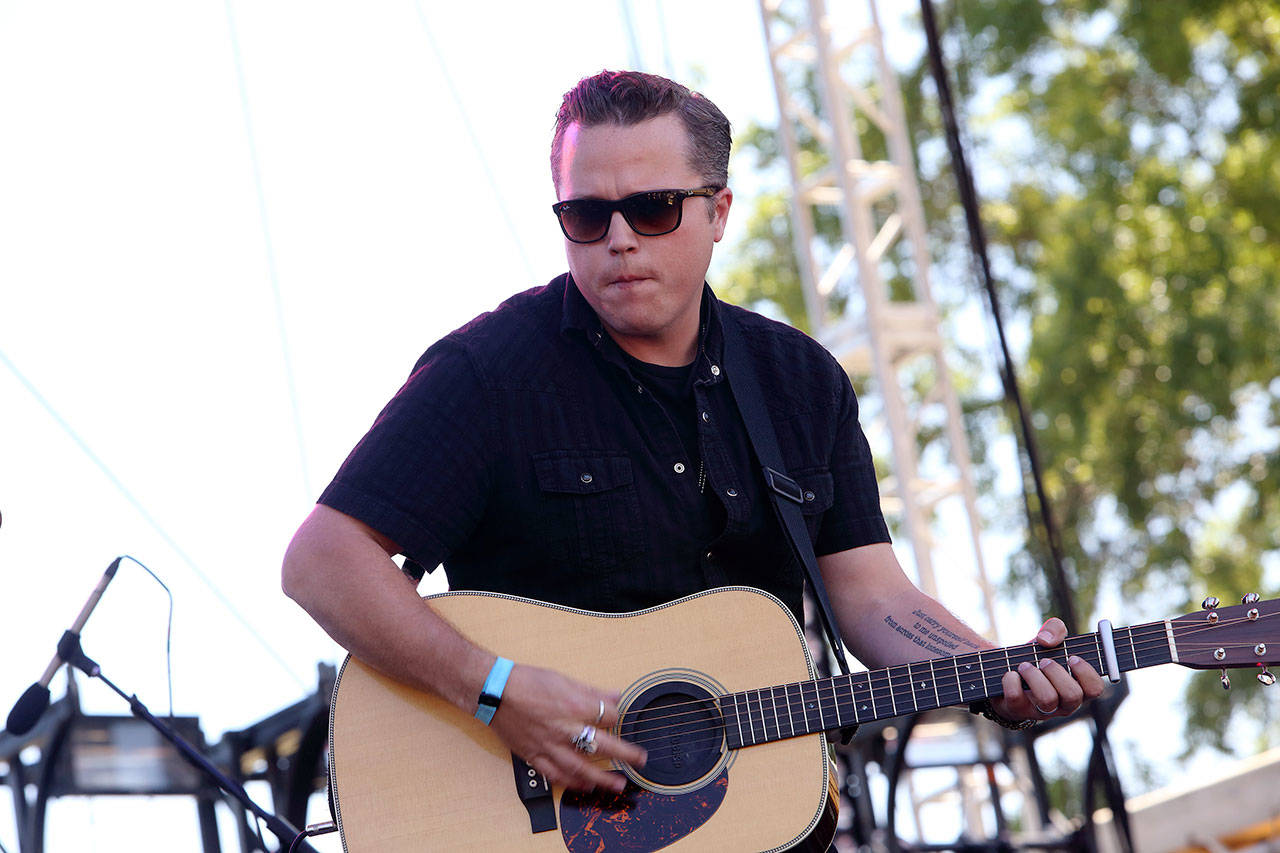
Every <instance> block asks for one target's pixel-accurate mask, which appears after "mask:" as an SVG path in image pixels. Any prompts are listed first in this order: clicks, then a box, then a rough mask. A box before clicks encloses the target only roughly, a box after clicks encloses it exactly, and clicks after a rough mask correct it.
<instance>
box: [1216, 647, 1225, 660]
mask: <svg viewBox="0 0 1280 853" xmlns="http://www.w3.org/2000/svg"><path fill="white" fill-rule="evenodd" d="M1226 656H1227V650H1226V649H1214V650H1213V659H1214V660H1222V659H1223V658H1225V657H1226Z"/></svg>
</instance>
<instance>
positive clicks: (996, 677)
mask: <svg viewBox="0 0 1280 853" xmlns="http://www.w3.org/2000/svg"><path fill="white" fill-rule="evenodd" d="M1252 621H1257V620H1252ZM1139 627H1159V626H1158V625H1153V626H1134V628H1133V629H1132V630H1133V631H1135V632H1136V631H1137V629H1138V628H1139ZM1121 630H1130V629H1121ZM1200 630H1201V629H1200V628H1199V627H1198V626H1197V627H1195V628H1193V629H1191V630H1186V631H1183V632H1182V633H1186V634H1191V633H1199V632H1200ZM1091 636H1092V635H1084V636H1082V637H1073V638H1069V639H1073V640H1080V639H1084V640H1088V639H1090V638H1091ZM1166 639H1167V638H1166V636H1165V634H1164V633H1163V632H1161V633H1160V635H1159V637H1153V638H1152V640H1151V641H1147V642H1141V643H1139V642H1134V643H1133V646H1134V649H1135V651H1138V650H1141V651H1143V652H1145V651H1149V650H1150V649H1152V648H1163V647H1167V642H1166ZM1094 645H1096V644H1094ZM1193 645H1196V644H1188V643H1185V642H1184V643H1182V646H1183V647H1184V648H1187V647H1188V646H1193ZM1210 645H1211V646H1212V645H1215V644H1210ZM1230 645H1231V647H1237V644H1230ZM1247 646H1248V644H1247V643H1245V644H1241V645H1239V646H1238V647H1239V648H1246V647H1247ZM1206 647H1209V646H1206ZM1036 648H1037V649H1038V648H1039V647H1036ZM990 651H1003V650H994V649H993V650H988V653H989V652H990ZM1011 651H1012V654H1011V656H1010V657H1011V658H1012V657H1013V656H1015V655H1016V656H1023V655H1026V654H1027V652H1026V651H1025V650H1019V649H1017V648H1014V649H1012V650H1011ZM1067 651H1068V652H1069V651H1070V650H1069V649H1068V650H1067ZM1089 651H1091V650H1088V649H1086V650H1083V653H1084V654H1086V655H1087V654H1088V653H1089ZM1092 651H1097V649H1096V648H1095V649H1093V650H1092ZM1126 656H1127V655H1126ZM934 660H935V661H936V660H947V659H934ZM1028 660H1030V659H1029V658H1028ZM923 663H925V664H928V663H930V661H924V662H923ZM1019 663H1021V660H1020V661H1019ZM1090 663H1091V664H1093V665H1095V666H1096V665H1098V663H1099V661H1098V660H1097V659H1096V658H1095V660H1093V661H1090ZM915 665H917V664H916V662H912V664H911V666H915ZM899 666H906V665H899ZM889 669H892V668H889ZM1009 671H1012V670H1004V669H1003V668H1001V670H1000V671H998V672H992V673H991V674H990V675H988V676H987V677H985V678H983V677H982V676H981V675H979V676H978V677H975V678H965V677H960V678H958V679H957V680H956V682H955V683H956V687H957V688H964V687H970V688H971V687H973V686H975V685H977V684H979V683H981V684H983V685H984V687H986V688H988V689H989V690H991V691H992V692H993V693H995V692H999V691H998V687H999V684H1000V681H1001V680H1002V679H1003V677H1004V675H1005V674H1006V673H1007V672H1009ZM983 672H984V673H985V667H983ZM876 674H878V675H881V676H882V678H877V677H876ZM876 674H873V675H872V676H871V677H870V678H869V679H868V680H867V681H866V682H864V683H862V684H855V681H854V679H857V677H858V676H860V675H862V673H858V674H856V675H855V676H853V677H852V678H851V680H850V681H849V683H848V684H845V685H841V684H839V683H838V682H831V681H827V680H825V679H824V680H817V681H815V680H806V681H804V682H794V683H792V684H789V685H777V686H774V687H769V688H765V687H762V688H755V689H748V690H746V691H741V692H740V693H736V694H729V695H731V696H741V697H742V698H743V701H744V702H745V703H746V705H747V709H746V713H747V715H748V721H749V722H750V723H754V719H753V718H752V717H751V713H752V711H759V712H760V713H761V714H762V715H763V714H765V713H770V712H772V713H773V714H774V715H775V718H776V717H780V716H781V712H780V711H779V710H778V709H779V707H780V706H783V705H785V707H786V709H787V710H788V712H790V711H795V710H797V703H796V698H797V697H794V696H792V695H791V694H790V691H791V689H792V688H796V689H800V690H801V692H800V695H799V697H798V698H799V706H800V708H799V710H801V711H802V712H803V710H804V708H803V706H804V705H805V704H806V703H807V702H809V701H811V699H810V697H807V696H805V694H804V692H803V689H802V688H803V687H809V686H816V687H815V689H814V691H813V693H812V700H813V701H818V702H821V703H825V702H827V701H829V700H830V701H834V702H835V704H836V706H837V708H836V710H837V712H838V711H839V706H840V705H841V704H842V703H844V702H846V701H849V700H842V699H841V698H840V697H839V689H840V687H842V686H844V687H847V688H849V689H850V690H851V691H852V689H853V688H854V687H855V686H856V688H857V689H858V690H859V691H861V690H864V689H866V690H868V691H869V692H868V697H867V698H868V700H874V702H875V703H876V704H879V703H881V702H883V701H884V700H885V699H886V698H888V699H889V700H890V702H891V705H892V706H896V704H897V700H898V699H899V698H902V699H903V701H904V705H905V704H906V701H907V700H908V699H909V700H910V704H911V705H915V706H917V707H918V701H917V699H916V695H917V692H916V688H915V683H914V676H915V675H916V674H915V673H901V672H900V673H892V672H888V671H887V670H880V671H879V672H878V673H876ZM920 674H923V673H920ZM909 675H910V676H911V677H912V683H911V684H910V685H907V689H905V690H904V689H902V682H903V681H905V680H906V679H907V678H908V676H909ZM931 675H933V676H934V677H935V678H936V674H935V673H932V672H931ZM837 679H840V677H837ZM894 679H897V680H898V681H897V683H895V682H894ZM824 687H826V688H827V689H823V688H824ZM945 689H946V692H947V695H948V698H950V694H951V688H950V687H945ZM753 690H754V692H756V693H757V695H756V696H755V697H751V696H750V693H751V692H753ZM777 690H783V691H784V693H783V697H782V699H781V702H780V701H779V697H778V696H777V695H776V691H777ZM886 690H887V692H888V695H887V696H886V695H875V694H876V693H877V692H881V691H886ZM766 691H767V692H768V696H767V700H768V706H766V705H765V701H766V696H765V693H766ZM927 692H928V691H927V688H926V701H927ZM935 693H936V684H935ZM963 693H964V690H963V689H960V695H963ZM722 698H723V697H722ZM934 698H935V700H937V701H939V702H940V703H941V704H940V705H936V706H931V707H945V706H946V705H949V704H953V703H950V702H942V701H941V695H940V694H937V695H935V697H934ZM850 700H851V701H853V702H855V703H856V702H857V701H859V700H858V699H857V698H856V697H854V696H853V695H852V693H851V696H850ZM706 701H707V700H705V699H704V700H695V701H691V702H685V703H674V704H672V705H669V706H666V708H665V709H664V710H666V711H672V710H674V711H676V713H668V714H665V715H655V716H650V717H649V718H648V721H649V722H651V723H652V722H656V721H660V720H664V719H665V720H676V719H681V718H683V717H687V716H688V715H689V713H690V712H689V711H681V710H680V709H681V708H694V713H702V712H705V703H706ZM735 711H741V709H739V708H737V707H735ZM634 713H635V714H639V713H641V712H634ZM802 716H803V713H802ZM820 716H823V715H822V714H821V713H820ZM885 716H892V715H885ZM624 717H625V715H624ZM793 717H794V715H790V714H789V718H792V725H791V726H789V727H792V728H793V723H794V720H793ZM762 721H763V718H762ZM805 722H806V725H807V724H808V721H807V719H806V721H805ZM839 725H840V724H839V723H837V725H836V726H833V727H831V728H838V727H839ZM793 730H794V728H793ZM812 730H816V729H811V730H809V731H812ZM648 731H650V732H654V731H661V729H660V728H658V727H654V728H650V729H649V730H648ZM803 733H808V731H806V732H803Z"/></svg>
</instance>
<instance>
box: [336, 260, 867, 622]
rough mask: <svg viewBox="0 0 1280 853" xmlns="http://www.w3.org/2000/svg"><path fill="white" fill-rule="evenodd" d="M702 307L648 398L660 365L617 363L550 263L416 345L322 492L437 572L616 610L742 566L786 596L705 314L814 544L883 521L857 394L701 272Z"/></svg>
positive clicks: (612, 347) (840, 546)
mask: <svg viewBox="0 0 1280 853" xmlns="http://www.w3.org/2000/svg"><path fill="white" fill-rule="evenodd" d="M703 316H704V318H705V322H704V324H703V329H702V333H701V337H700V340H699V348H698V352H697V355H696V357H695V360H694V362H693V364H692V365H691V367H690V368H689V370H690V377H689V380H688V382H689V384H690V385H691V389H692V394H691V396H688V395H685V394H684V393H683V391H682V392H681V394H679V395H677V396H678V399H672V400H670V401H669V402H668V403H663V402H662V401H661V398H662V397H664V396H670V395H668V394H667V392H666V390H665V387H664V386H665V383H664V382H663V381H661V380H657V381H655V378H654V377H655V375H654V374H653V373H652V372H651V371H650V372H649V373H648V374H647V379H648V382H647V383H646V376H645V375H642V374H645V373H646V372H645V371H644V370H641V371H640V373H637V371H636V370H635V369H634V366H633V365H631V364H629V363H628V361H627V359H626V357H625V356H624V354H623V353H622V351H621V350H620V349H619V348H618V347H617V346H616V344H614V343H613V340H612V339H611V338H610V337H609V336H608V335H607V334H606V333H605V331H604V329H603V327H602V326H601V324H600V321H599V318H597V317H596V315H595V313H594V312H593V311H592V310H591V308H590V306H589V305H587V303H586V301H585V300H584V299H583V298H582V296H581V294H580V293H579V292H578V289H577V286H576V285H574V284H573V282H572V279H571V278H570V277H569V276H568V275H564V276H560V277H559V278H557V279H555V280H553V281H552V282H551V283H550V284H548V285H547V286H545V287H541V288H535V289H534V290H531V291H527V292H525V293H521V294H517V295H516V296H513V297H512V298H511V299H509V300H507V301H506V302H505V303H503V304H502V305H501V306H499V307H498V308H497V309H496V310H495V311H493V312H491V313H488V314H484V315H481V316H480V317H477V318H476V319H475V320H473V321H472V322H471V323H469V324H467V325H466V326H464V327H463V328H461V329H459V330H457V331H456V332H453V333H451V334H450V335H448V336H446V337H445V338H443V339H441V340H440V341H439V342H437V343H436V344H435V345H433V346H432V347H431V348H430V349H429V350H427V352H426V353H425V354H424V355H423V356H422V358H421V359H420V360H419V362H418V364H417V366H416V367H415V369H414V371H413V373H412V375H411V376H410V378H409V380H408V381H407V382H406V384H405V385H404V387H402V388H401V389H400V391H399V392H398V393H397V394H396V396H395V397H394V398H393V399H392V400H391V401H390V402H389V403H388V404H387V406H386V407H385V408H384V409H383V411H382V413H381V414H380V415H379V416H378V418H377V420H376V421H375V423H374V424H373V426H372V428H371V429H370V430H369V432H368V433H367V434H366V435H365V437H364V438H363V439H362V440H361V441H360V443H359V444H358V445H357V446H356V448H355V449H354V450H353V451H352V452H351V454H350V455H349V456H348V458H347V460H346V462H345V463H344V464H343V465H342V468H341V469H340V470H339V471H338V473H337V475H336V476H335V477H334V479H333V481H332V482H331V483H330V485H329V486H328V488H327V489H325V491H324V493H323V495H322V496H321V498H320V501H321V502H322V503H324V504H326V505H328V506H330V507H332V508H334V509H336V510H338V511H340V512H343V513H346V514H347V515H350V516H353V517H355V518H357V519H359V520H361V521H363V522H364V523H366V524H368V525H369V526H370V527H372V528H374V529H375V530H377V531H379V532H380V533H382V534H383V535H385V536H387V537H388V538H389V539H391V540H392V541H393V542H395V543H396V544H397V545H398V546H399V548H400V549H401V551H402V552H403V553H404V554H405V555H406V556H407V557H408V558H410V559H412V560H414V561H415V562H417V563H420V564H421V565H424V566H427V567H432V566H435V565H437V564H439V563H442V564H443V566H444V568H445V571H446V572H447V574H448V578H449V583H450V586H451V587H452V588H454V589H482V590H490V591H494V592H504V593H509V594H512V595H520V596H525V597H529V598H536V599H541V600H547V601H554V602H557V603H560V604H564V605H567V606H571V607H579V608H583V609H589V610H600V611H608V612H623V611H630V610H636V609H641V608H644V607H650V606H654V605H657V604H661V603H663V602H666V601H669V600H672V599H674V598H679V597H681V596H684V595H689V594H691V593H694V592H698V591H701V590H704V589H708V588H711V587H715V586H722V585H726V584H743V585H748V586H754V587H759V588H761V589H765V590H767V591H769V592H772V593H773V594H774V595H776V596H778V597H779V598H781V599H782V600H783V601H784V602H785V603H786V604H787V605H788V606H789V607H790V608H791V609H792V611H793V612H796V613H797V614H799V612H800V608H801V589H802V584H801V572H800V570H799V568H798V567H797V566H796V565H794V560H793V558H792V557H791V556H790V554H789V549H788V547H787V545H786V542H785V540H784V537H783V535H782V532H781V530H780V528H779V527H778V525H777V522H776V520H775V519H774V517H773V511H772V508H771V506H770V504H769V500H768V496H767V494H766V493H765V489H764V484H763V478H762V477H761V475H760V473H759V466H758V464H757V463H756V461H755V459H754V454H753V453H752V451H751V449H750V445H749V442H748V440H747V436H746V433H745V430H744V429H743V426H742V423H741V419H740V417H739V416H738V413H737V409H736V407H735V405H734V402H733V398H732V395H731V393H730V391H729V388H728V383H727V382H726V381H725V379H726V376H725V371H724V369H723V358H722V356H723V338H722V335H721V330H720V323H721V322H722V321H723V320H724V319H725V318H731V319H732V321H733V322H737V323H738V324H739V326H740V328H741V329H742V332H743V334H742V337H743V339H744V341H745V343H746V348H747V350H748V354H749V356H750V357H751V358H752V359H753V363H754V364H755V366H756V369H757V375H758V378H759V381H760V385H761V387H762V389H763V393H764V396H765V401H766V406H767V408H768V410H769V415H770V418H771V420H772V421H773V423H774V428H775V430H776V432H777V434H778V443H779V445H780V449H781V451H782V456H783V461H784V463H785V465H786V467H787V469H788V473H789V474H790V475H791V476H792V477H793V478H795V479H796V480H797V481H799V483H800V484H801V486H802V487H803V488H804V490H805V492H806V497H808V498H809V500H808V501H807V502H806V504H805V506H804V507H803V510H804V513H805V517H806V521H807V522H808V526H809V532H810V535H811V536H812V538H813V542H814V546H815V550H816V552H817V553H818V554H819V555H822V554H828V553H833V552H836V551H842V550H845V549H848V548H853V547H857V546H860V545H867V544H871V543H873V542H885V541H888V538H889V537H888V530H887V527H886V526H885V523H884V518H883V516H882V515H881V512H880V505H879V493H878V490H877V486H876V479H875V472H874V470H873V467H872V461H871V454H870V451H869V449H868V447H867V443H866V438H865V436H864V435H863V433H862V430H861V428H860V427H859V426H858V422H857V400H856V398H855V397H854V394H853V389H852V388H851V387H850V385H849V381H848V378H847V377H846V376H845V374H844V371H843V370H842V369H841V368H840V366H839V365H838V364H837V363H836V361H835V360H834V359H833V358H832V357H831V355H830V354H829V353H828V352H827V351H826V350H825V349H823V348H822V347H821V346H820V345H818V344H817V343H815V342H814V341H812V340H811V339H809V338H808V337H806V336H804V335H803V334H802V333H800V332H798V331H796V330H795V329H792V328H790V327H788V326H785V325H782V324H780V323H776V322H774V321H772V320H768V319H766V318H764V317H761V316H759V315H757V314H753V313H751V312H748V311H744V310H742V309H740V308H737V307H735V306H731V305H724V304H722V303H720V302H719V301H718V300H716V298H715V296H714V295H713V294H712V293H711V290H710V288H706V289H705V291H704V306H703ZM646 385H648V386H649V387H646ZM655 395H656V396H655ZM690 406H691V407H692V408H690ZM669 407H670V408H671V409H672V411H671V412H670V413H669V412H668V408H669ZM690 414H692V417H689V415H690ZM690 424H692V427H693V429H694V430H695V434H696V439H697V440H696V442H695V441H692V440H691V436H690V434H689V432H688V429H687V427H688V426H689V425H690ZM699 470H701V471H702V472H703V474H704V475H705V482H703V483H702V488H701V489H699ZM717 505H718V506H719V507H720V513H722V514H721V515H720V516H718V517H714V516H713V517H712V519H711V521H710V531H709V532H711V533H712V534H714V535H713V536H712V537H710V538H708V537H707V535H706V534H707V532H708V530H707V529H705V525H706V524H707V522H706V521H705V517H706V514H707V512H708V508H709V507H710V508H712V509H713V510H714V507H715V506H717ZM697 519H703V521H697Z"/></svg>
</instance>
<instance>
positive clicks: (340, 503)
mask: <svg viewBox="0 0 1280 853" xmlns="http://www.w3.org/2000/svg"><path fill="white" fill-rule="evenodd" d="M492 412H493V409H492V406H491V405H490V395H489V393H488V392H487V391H486V389H485V386H484V383H483V381H482V380H481V378H480V376H479V375H478V373H477V371H476V370H475V368H474V366H473V364H472V362H471V359H470V358H468V356H467V355H466V353H465V352H464V351H462V350H461V349H460V348H459V347H457V346H456V345H452V344H450V343H449V342H448V341H442V342H440V343H437V344H436V345H435V346H433V347H432V348H431V349H429V350H428V351H427V352H426V354H424V355H423V357H422V358H421V359H420V360H419V362H418V364H417V366H416V367H415V368H414V371H413V374H412V375H411V376H410V377H409V380H408V381H407V382H406V383H405V384H404V386H403V387H402V388H401V389H400V390H399V391H398V392H397V393H396V395H395V396H394V397H393V398H392V399H391V401H390V402H389V403H387V405H386V407H385V408H383V410H382V412H381V413H380V414H379V415H378V417H377V420H375V421H374V424H373V426H372V427H371V428H370V429H369V431H368V432H367V433H366V434H365V436H364V438H362V439H361V440H360V442H359V443H358V444H357V445H356V446H355V448H354V449H353V450H352V451H351V453H350V455H348V456H347V459H346V461H345V462H343V463H342V467H341V468H340V469H339V470H338V473H337V474H336V475H335V476H334V478H333V481H332V482H331V483H330V484H329V486H328V487H327V488H326V489H325V490H324V492H323V494H321V496H320V501H319V502H320V503H322V504H324V505H326V506H329V507H331V508H333V509H336V510H338V511H339V512H342V513H345V514H347V515H349V516H352V517H353V518H356V519H358V520H360V521H362V522H364V523H365V524H367V525H369V526H370V527H372V528H373V529H374V530H376V531H378V532H379V533H381V534H382V535H384V536H386V537H388V538H389V539H391V540H392V541H393V542H395V543H396V544H397V545H398V546H399V548H400V551H401V553H403V554H404V555H405V556H406V557H408V558H409V559H411V560H413V561H415V562H417V563H419V564H421V565H423V566H426V567H428V568H431V567H433V566H436V565H438V564H439V563H441V562H442V561H444V560H445V559H446V558H447V557H448V556H449V554H451V553H452V552H453V551H454V550H455V549H456V548H458V547H459V546H460V545H461V544H462V543H463V542H465V541H466V539H467V538H468V536H469V535H470V534H471V532H472V530H474V529H475V526H476V524H477V523H478V521H479V519H480V518H481V516H482V515H483V513H484V507H485V504H486V496H487V493H488V488H489V468H488V466H489V461H488V460H489V453H488V452H487V448H488V447H489V446H491V445H490V437H491V435H492V424H491V422H490V421H491V417H492Z"/></svg>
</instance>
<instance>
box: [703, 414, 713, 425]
mask: <svg viewBox="0 0 1280 853" xmlns="http://www.w3.org/2000/svg"><path fill="white" fill-rule="evenodd" d="M702 422H703V423H704V424H709V423H711V415H709V414H707V413H706V412H703V413H702Z"/></svg>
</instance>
